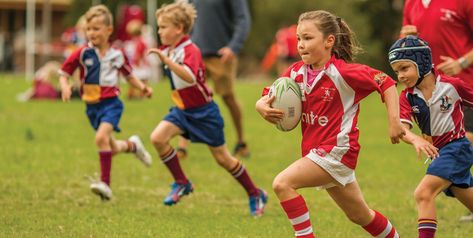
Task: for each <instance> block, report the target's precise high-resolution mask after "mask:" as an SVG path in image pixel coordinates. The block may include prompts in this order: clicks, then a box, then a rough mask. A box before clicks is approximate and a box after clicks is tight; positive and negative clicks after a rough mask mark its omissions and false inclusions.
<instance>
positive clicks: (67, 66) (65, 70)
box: [59, 47, 84, 77]
mask: <svg viewBox="0 0 473 238" xmlns="http://www.w3.org/2000/svg"><path fill="white" fill-rule="evenodd" d="M83 49H84V47H81V48H79V49H77V50H75V51H74V52H72V54H70V55H69V57H67V59H66V61H64V63H63V64H62V66H61V69H60V71H59V73H60V74H61V75H64V76H66V77H70V76H71V75H72V74H73V73H74V71H75V70H76V69H77V67H79V64H80V55H81V52H82V50H83Z"/></svg>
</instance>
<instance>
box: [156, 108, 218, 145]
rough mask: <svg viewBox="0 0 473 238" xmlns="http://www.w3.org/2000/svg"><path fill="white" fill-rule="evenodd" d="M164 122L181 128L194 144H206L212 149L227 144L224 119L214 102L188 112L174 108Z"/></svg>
mask: <svg viewBox="0 0 473 238" xmlns="http://www.w3.org/2000/svg"><path fill="white" fill-rule="evenodd" d="M164 120H166V121H168V122H171V123H172V124H174V125H176V126H177V127H179V128H180V129H181V130H182V131H183V132H184V134H182V136H183V137H185V138H187V139H189V140H191V141H192V142H197V143H204V144H207V145H209V146H212V147H217V146H221V145H223V144H225V139H224V135H223V118H222V116H221V115H220V110H219V109H218V106H217V104H215V103H214V102H210V103H209V104H207V105H205V106H202V107H198V108H193V109H186V110H181V109H179V108H177V107H173V108H171V110H170V111H169V113H168V114H167V115H166V116H165V117H164Z"/></svg>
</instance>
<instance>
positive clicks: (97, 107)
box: [86, 97, 123, 132]
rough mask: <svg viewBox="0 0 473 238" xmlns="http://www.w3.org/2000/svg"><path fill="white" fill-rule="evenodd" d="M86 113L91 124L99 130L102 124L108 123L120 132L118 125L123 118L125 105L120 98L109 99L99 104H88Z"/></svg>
mask: <svg viewBox="0 0 473 238" xmlns="http://www.w3.org/2000/svg"><path fill="white" fill-rule="evenodd" d="M86 105H87V108H86V113H87V117H88V118H89V122H90V124H91V125H92V127H93V128H94V130H97V129H98V128H99V126H100V123H102V122H108V123H110V124H112V125H113V130H114V131H116V132H120V128H119V127H118V123H119V122H120V118H121V117H122V112H123V103H122V101H120V99H118V97H114V98H107V99H104V100H103V101H100V102H99V103H95V104H86Z"/></svg>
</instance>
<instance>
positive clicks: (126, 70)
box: [118, 51, 132, 77]
mask: <svg viewBox="0 0 473 238" xmlns="http://www.w3.org/2000/svg"><path fill="white" fill-rule="evenodd" d="M122 55H123V63H122V64H121V65H120V66H119V68H118V70H119V71H120V73H121V74H122V75H123V76H125V77H128V76H129V75H130V74H131V71H132V67H131V65H130V61H129V60H128V57H126V54H125V52H123V51H122Z"/></svg>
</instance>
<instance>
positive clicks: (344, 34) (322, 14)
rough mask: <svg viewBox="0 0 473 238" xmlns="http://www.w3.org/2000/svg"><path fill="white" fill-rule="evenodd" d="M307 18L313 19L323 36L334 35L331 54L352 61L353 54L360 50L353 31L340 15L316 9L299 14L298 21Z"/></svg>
mask: <svg viewBox="0 0 473 238" xmlns="http://www.w3.org/2000/svg"><path fill="white" fill-rule="evenodd" d="M307 20H312V21H314V23H315V26H316V27H317V29H319V31H321V32H322V34H323V35H324V37H327V36H329V35H333V36H335V44H334V46H333V48H332V54H335V56H336V57H337V58H340V59H343V60H345V61H347V62H353V60H354V59H355V55H356V54H358V53H360V52H362V49H361V47H360V46H359V44H358V41H357V40H356V37H355V33H354V32H353V31H352V30H351V29H350V27H349V26H348V25H347V23H346V22H345V21H344V20H343V19H341V18H340V17H337V16H335V15H333V14H332V13H330V12H327V11H323V10H318V11H311V12H305V13H302V14H301V15H300V16H299V23H300V22H302V21H307Z"/></svg>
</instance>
